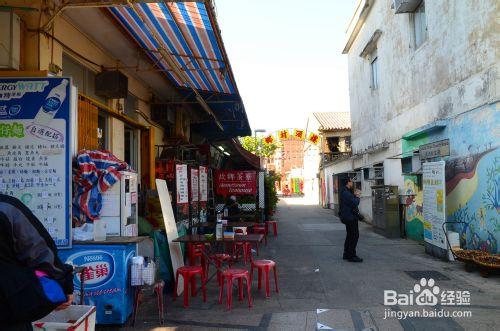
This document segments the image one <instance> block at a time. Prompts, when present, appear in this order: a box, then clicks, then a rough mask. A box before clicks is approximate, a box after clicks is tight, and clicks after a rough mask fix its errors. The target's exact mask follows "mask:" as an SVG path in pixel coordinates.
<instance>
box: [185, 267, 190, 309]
mask: <svg viewBox="0 0 500 331" xmlns="http://www.w3.org/2000/svg"><path fill="white" fill-rule="evenodd" d="M189 281H190V276H189V274H187V275H185V276H184V308H187V307H189V295H188V292H189Z"/></svg>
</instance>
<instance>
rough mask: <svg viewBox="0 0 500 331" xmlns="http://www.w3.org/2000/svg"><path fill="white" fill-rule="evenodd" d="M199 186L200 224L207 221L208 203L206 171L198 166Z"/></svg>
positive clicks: (205, 168)
mask: <svg viewBox="0 0 500 331" xmlns="http://www.w3.org/2000/svg"><path fill="white" fill-rule="evenodd" d="M199 177H200V178H199V184H200V189H199V193H200V199H199V200H200V222H206V221H207V201H208V169H207V167H203V166H200V168H199Z"/></svg>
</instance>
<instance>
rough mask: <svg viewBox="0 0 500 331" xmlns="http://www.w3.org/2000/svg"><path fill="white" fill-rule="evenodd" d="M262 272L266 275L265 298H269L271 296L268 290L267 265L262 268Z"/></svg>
mask: <svg viewBox="0 0 500 331" xmlns="http://www.w3.org/2000/svg"><path fill="white" fill-rule="evenodd" d="M264 273H265V277H266V298H269V297H270V296H271V293H270V290H269V267H267V266H266V268H264Z"/></svg>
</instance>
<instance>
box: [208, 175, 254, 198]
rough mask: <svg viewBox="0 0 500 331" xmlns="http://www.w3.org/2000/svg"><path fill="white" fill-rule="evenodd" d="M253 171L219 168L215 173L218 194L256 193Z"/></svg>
mask: <svg viewBox="0 0 500 331" xmlns="http://www.w3.org/2000/svg"><path fill="white" fill-rule="evenodd" d="M256 177H257V175H256V172H255V171H233V170H220V171H217V172H216V174H215V183H216V192H217V194H218V195H246V194H251V195H255V194H257V185H256Z"/></svg>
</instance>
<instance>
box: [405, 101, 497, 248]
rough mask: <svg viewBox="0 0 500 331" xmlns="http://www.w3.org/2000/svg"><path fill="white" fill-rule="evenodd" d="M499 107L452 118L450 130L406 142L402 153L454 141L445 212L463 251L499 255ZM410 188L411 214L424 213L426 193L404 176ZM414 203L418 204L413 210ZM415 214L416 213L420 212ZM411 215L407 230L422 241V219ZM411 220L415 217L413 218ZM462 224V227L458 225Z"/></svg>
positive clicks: (449, 161)
mask: <svg viewBox="0 0 500 331" xmlns="http://www.w3.org/2000/svg"><path fill="white" fill-rule="evenodd" d="M498 107H499V106H498V103H495V104H491V105H486V106H483V107H480V108H477V109H474V110H471V111H469V112H466V113H464V114H462V115H460V116H457V117H455V118H452V119H450V120H448V123H447V126H446V128H444V129H443V130H440V131H437V132H432V133H429V134H426V135H422V136H419V137H418V139H411V140H407V141H404V143H403V151H405V150H406V151H409V150H413V149H415V147H416V146H419V145H422V144H425V143H428V142H432V141H438V140H442V139H449V140H450V148H451V150H450V154H451V155H450V156H449V157H447V158H445V161H446V212H447V220H448V221H449V222H456V223H457V224H456V225H455V226H452V227H451V228H450V230H451V229H453V230H455V231H457V232H459V233H460V243H461V246H462V247H463V248H469V249H481V250H484V251H488V252H491V253H499V252H500V248H499V244H500V126H499V123H500V111H499V109H498ZM405 187H408V189H411V191H412V194H414V196H415V197H416V198H414V199H411V201H409V202H408V203H407V205H408V206H407V209H408V210H415V211H416V210H419V209H421V205H418V204H421V203H422V199H418V197H419V196H420V195H421V189H419V188H418V187H417V185H415V179H414V178H413V176H408V177H406V178H405ZM414 205H415V206H414ZM415 215H416V214H415ZM415 215H413V214H411V213H409V214H408V215H407V219H406V226H407V232H408V230H411V231H410V232H409V234H411V235H409V236H410V237H411V238H413V239H417V240H419V239H420V238H422V235H421V233H420V231H423V224H418V223H420V222H423V217H417V216H418V215H417V216H415ZM410 218H411V219H410ZM459 222H460V223H459Z"/></svg>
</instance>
